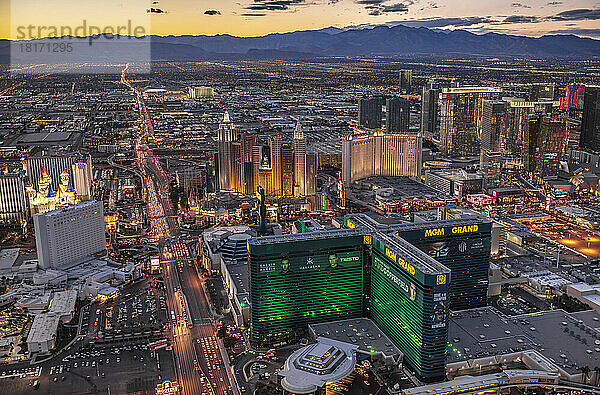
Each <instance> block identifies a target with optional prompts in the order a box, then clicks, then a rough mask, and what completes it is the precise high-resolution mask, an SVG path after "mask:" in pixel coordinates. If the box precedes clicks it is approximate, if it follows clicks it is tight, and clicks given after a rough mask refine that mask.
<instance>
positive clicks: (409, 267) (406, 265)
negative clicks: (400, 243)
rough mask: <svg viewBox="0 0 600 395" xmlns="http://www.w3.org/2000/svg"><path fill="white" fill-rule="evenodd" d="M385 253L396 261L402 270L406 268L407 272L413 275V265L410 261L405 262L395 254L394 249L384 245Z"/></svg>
mask: <svg viewBox="0 0 600 395" xmlns="http://www.w3.org/2000/svg"><path fill="white" fill-rule="evenodd" d="M385 255H386V256H387V257H388V258H390V259H391V260H393V261H394V262H397V263H398V264H399V265H400V266H401V267H402V268H403V269H404V270H406V271H407V272H409V273H410V274H412V275H413V276H414V275H415V267H414V266H413V265H411V264H410V263H408V262H406V261H405V260H404V259H402V258H400V257H399V256H397V255H396V253H395V252H394V251H392V250H390V249H389V248H387V247H386V249H385Z"/></svg>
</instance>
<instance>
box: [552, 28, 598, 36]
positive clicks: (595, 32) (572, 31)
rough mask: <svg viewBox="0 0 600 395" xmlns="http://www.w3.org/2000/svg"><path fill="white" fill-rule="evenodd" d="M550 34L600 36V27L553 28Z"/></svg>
mask: <svg viewBox="0 0 600 395" xmlns="http://www.w3.org/2000/svg"><path fill="white" fill-rule="evenodd" d="M548 33H549V34H575V35H577V36H589V37H600V29H560V30H552V31H550V32H548Z"/></svg>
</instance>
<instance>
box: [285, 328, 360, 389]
mask: <svg viewBox="0 0 600 395" xmlns="http://www.w3.org/2000/svg"><path fill="white" fill-rule="evenodd" d="M356 349H357V346H355V345H353V344H350V343H345V342H341V341H337V340H333V339H329V338H324V337H319V338H317V342H316V343H313V344H309V345H308V346H305V347H302V348H301V349H299V350H297V351H295V352H294V353H292V355H290V356H289V358H288V359H287V360H286V361H285V364H284V365H283V368H282V370H281V371H280V372H279V375H280V376H281V377H283V378H282V380H281V386H282V387H283V389H285V390H286V391H289V392H291V393H294V394H310V393H314V392H315V391H317V390H318V389H319V388H322V387H324V386H325V385H326V384H328V383H335V382H336V381H338V380H341V379H344V378H346V377H347V376H348V375H350V374H351V373H352V372H353V371H354V366H355V365H356V357H355V355H354V352H355V351H356Z"/></svg>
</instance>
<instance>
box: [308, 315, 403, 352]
mask: <svg viewBox="0 0 600 395" xmlns="http://www.w3.org/2000/svg"><path fill="white" fill-rule="evenodd" d="M309 331H310V332H311V333H312V335H313V336H314V337H316V338H318V337H326V338H329V339H334V340H339V341H342V342H346V343H351V344H354V345H356V346H358V352H361V353H363V354H369V355H371V356H375V355H381V357H382V358H384V359H387V358H392V359H393V360H395V361H396V362H399V361H400V360H401V359H402V355H403V354H402V352H401V351H400V350H399V349H398V347H396V346H395V345H394V344H393V343H392V341H391V340H390V339H389V338H388V337H387V336H386V335H385V333H383V332H382V331H381V329H379V327H378V326H377V325H376V324H375V323H374V322H373V321H371V320H370V319H368V318H352V319H348V320H340V321H332V322H324V323H321V324H312V325H309Z"/></svg>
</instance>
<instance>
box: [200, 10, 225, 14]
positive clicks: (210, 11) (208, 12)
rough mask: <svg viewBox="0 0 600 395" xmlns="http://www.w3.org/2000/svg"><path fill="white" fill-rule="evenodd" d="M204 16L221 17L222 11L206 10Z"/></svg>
mask: <svg viewBox="0 0 600 395" xmlns="http://www.w3.org/2000/svg"><path fill="white" fill-rule="evenodd" d="M204 15H221V11H217V10H206V11H204Z"/></svg>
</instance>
